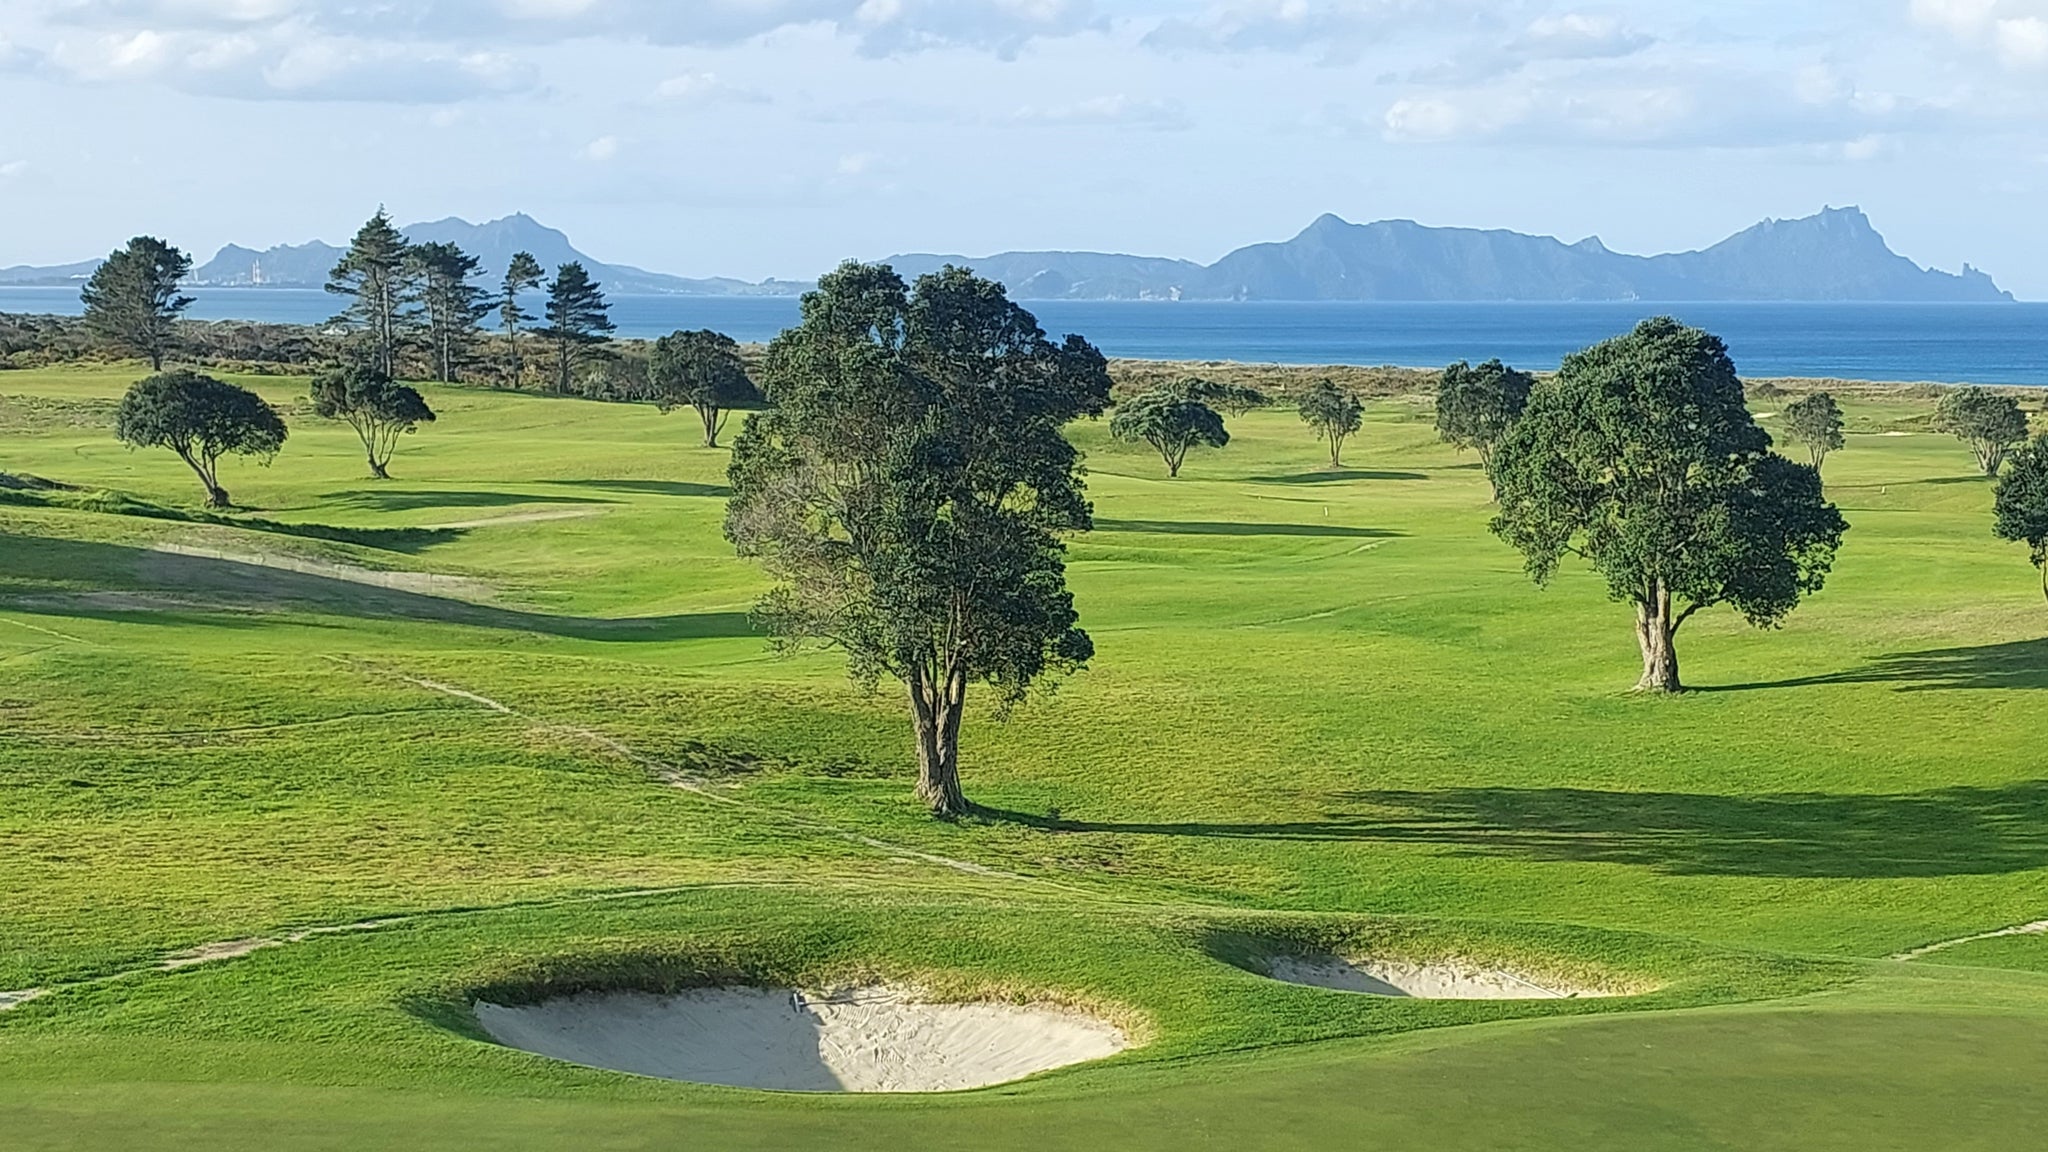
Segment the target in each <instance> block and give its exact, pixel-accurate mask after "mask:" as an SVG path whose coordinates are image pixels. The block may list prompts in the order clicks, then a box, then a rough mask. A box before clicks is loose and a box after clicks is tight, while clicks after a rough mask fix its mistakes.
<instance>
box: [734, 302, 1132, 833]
mask: <svg viewBox="0 0 2048 1152" xmlns="http://www.w3.org/2000/svg"><path fill="white" fill-rule="evenodd" d="M763 375H764V382H765V384H766V386H767V393H768V399H769V400H770V401H771V402H772V403H773V404H774V407H773V408H772V409H770V410H769V411H766V412H762V413H758V414H755V415H753V416H751V417H749V418H748V420H747V423H746V425H745V427H744V428H743V429H742V431H741V432H740V435H739V437H738V439H737V440H736V442H735V444H734V446H733V461H732V466H731V471H730V475H731V478H732V488H733V497H732V501H731V503H730V505H729V507H728V511H727V517H726V534H727V535H728V537H730V538H731V540H732V541H733V543H734V544H735V545H736V546H737V547H738V549H739V551H740V553H741V554H742V555H746V556H755V557H759V558H760V559H762V560H763V561H764V562H765V563H766V564H767V566H768V568H769V570H770V572H771V573H772V574H774V575H775V576H776V577H777V578H778V579H779V580H780V581H781V584H780V586H779V587H778V588H777V589H776V590H775V591H774V592H772V593H770V594H769V596H768V597H767V598H766V599H765V600H763V601H762V603H761V606H760V609H759V611H758V615H759V618H760V619H762V620H763V621H765V622H766V624H767V625H768V626H769V627H770V628H771V629H772V630H773V632H774V634H775V635H776V636H777V637H778V638H779V639H780V641H781V642H782V643H784V644H796V643H802V642H807V641H823V642H826V643H830V644H834V645H837V646H839V647H841V648H843V649H845V651H846V653H847V656H848V667H849V670H850V671H851V672H852V673H853V675H854V676H855V677H856V678H858V679H860V680H863V681H867V682H870V683H872V682H874V681H876V680H878V679H880V678H881V677H883V676H892V677H895V678H896V679H898V680H901V681H902V682H903V683H904V685H905V686H906V688H907V689H908V691H909V695H910V709H911V715H912V719H913V727H914V730H915V733H916V742H917V760H918V782H917V794H918V796H919V797H920V798H921V799H922V800H923V801H924V802H925V803H926V804H927V805H928V806H929V807H930V809H931V811H932V812H933V813H934V814H935V815H938V816H941V817H951V816H956V815H959V814H961V813H964V812H966V811H967V810H968V807H969V806H968V803H967V800H966V797H965V795H964V793H963V792H962V789H961V786H960V763H959V739H960V721H961V716H962V713H963V709H964V708H965V705H966V700H967V691H968V688H969V686H970V685H971V684H974V683H977V682H979V683H982V684H986V685H988V686H989V687H990V688H992V689H993V690H994V692H995V694H996V698H997V700H998V702H999V704H1002V705H1008V704H1011V703H1014V702H1016V701H1018V700H1020V699H1021V698H1022V697H1023V696H1024V695H1025V693H1026V692H1027V691H1028V690H1029V688H1030V687H1031V685H1032V684H1033V683H1034V682H1036V681H1038V680H1039V679H1040V678H1041V677H1043V676H1046V675H1047V674H1049V673H1057V672H1062V671H1071V670H1073V669H1076V668H1079V667H1080V666H1082V665H1083V664H1084V663H1085V662H1086V661H1087V660H1088V659H1089V657H1090V656H1091V655H1093V652H1094V648H1093V645H1092V644H1091V643H1090V641H1089V639H1088V635H1087V633H1085V632H1083V631H1081V630H1080V629H1079V628H1078V627H1076V624H1077V622H1078V616H1077V614H1076V613H1075V610H1074V601H1073V596H1072V594H1071V593H1069V592H1068V591H1067V588H1066V566H1065V562H1064V551H1065V549H1064V546H1063V545H1062V543H1061V538H1062V536H1063V535H1064V534H1065V533H1069V532H1078V531H1086V530H1087V529H1088V528H1089V527H1090V526H1091V523H1092V521H1091V515H1090V508H1089V505H1088V501H1087V499H1086V496H1085V492H1084V490H1083V484H1082V472H1081V467H1080V454H1079V453H1078V452H1076V451H1075V449H1074V447H1073V445H1071V444H1069V443H1068V442H1067V439H1066V437H1065V436H1064V435H1063V433H1062V429H1063V427H1064V426H1065V425H1066V424H1067V423H1068V422H1069V421H1072V420H1074V419H1076V418H1078V417H1081V416H1093V415H1097V414H1100V413H1101V412H1102V410H1103V409H1104V408H1105V407H1106V406H1107V404H1108V402H1109V370H1108V364H1107V362H1106V361H1105V360H1104V359H1103V357H1102V355H1101V353H1099V352H1097V351H1096V350H1095V349H1094V348H1093V347H1092V346H1090V345H1089V344H1088V342H1087V341H1085V340H1082V339H1081V338H1080V337H1078V336H1069V337H1067V338H1066V340H1065V341H1064V342H1063V343H1057V344H1056V343H1053V342H1052V341H1050V340H1048V339H1047V338H1046V336H1045V334H1044V332H1043V331H1041V330H1040V329H1039V327H1038V324H1037V322H1036V321H1035V320H1034V319H1033V318H1032V316H1031V314H1030V313H1029V312H1026V311H1025V310H1024V309H1022V308H1020V307H1018V306H1017V305H1016V304H1014V303H1012V302H1011V301H1010V300H1009V299H1008V297H1006V296H1005V295H1004V293H1003V289H1002V286H1001V285H999V284H996V283H994V282H991V281H988V280H983V279H980V278H978V277H976V276H974V275H973V274H972V273H970V272H967V271H965V270H962V269H958V268H952V267H948V268H946V269H945V270H943V271H940V272H937V273H934V274H932V275H929V276H924V277H921V278H920V279H919V280H918V281H917V284H916V287H915V288H914V289H913V288H907V287H906V286H905V285H904V282H903V280H902V278H901V277H899V276H897V275H896V273H895V272H893V271H891V270H890V269H888V268H887V267H883V266H878V265H864V264H854V263H849V264H846V265H843V266H841V267H840V268H839V269H838V270H837V271H835V272H832V273H831V274H829V275H827V276H825V277H824V278H823V279H822V280H820V281H819V285H818V289H817V290H816V291H815V292H811V293H809V294H807V295H806V296H805V297H804V300H803V319H802V321H801V322H800V323H799V324H798V325H797V326H796V327H794V328H791V329H790V330H789V331H787V332H784V333H783V334H782V335H781V336H779V337H777V338H776V339H775V341H774V343H772V344H771V345H770V346H769V350H768V356H767V361H766V366H765V369H764V374H763Z"/></svg>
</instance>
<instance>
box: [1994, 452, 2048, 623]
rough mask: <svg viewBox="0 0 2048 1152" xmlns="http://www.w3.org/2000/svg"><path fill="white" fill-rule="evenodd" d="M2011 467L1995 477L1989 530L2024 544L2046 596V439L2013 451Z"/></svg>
mask: <svg viewBox="0 0 2048 1152" xmlns="http://www.w3.org/2000/svg"><path fill="white" fill-rule="evenodd" d="M2008 459H2009V461H2010V463H2011V467H2009V468H2007V469H2006V470H2005V473H2004V475H2001V476H2000V477H1999V478H1998V495H1997V499H1996V501H1995V502H1994V503H1993V505H1992V507H1993V511H1994V513H1995V515H1996V517H1997V519H1996V521H1995V522H1994V524H1993V526H1992V531H1993V532H1996V533H1997V534H1998V537H1999V539H2001V540H2012V541H2016V542H2024V543H2025V544H2026V545H2027V549H2028V555H2029V556H2031V557H2032V559H2033V561H2034V567H2036V568H2039V569H2041V593H2042V595H2044V596H2048V439H2044V438H2042V437H2038V436H2037V437H2035V438H2034V439H2032V440H2029V441H2028V442H2027V443H2025V444H2023V445H2021V446H2020V447H2019V448H2018V449H2016V450H2014V451H2013V453H2012V454H2011V456H2010V457H2009V458H2008Z"/></svg>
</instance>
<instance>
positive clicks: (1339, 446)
mask: <svg viewBox="0 0 2048 1152" xmlns="http://www.w3.org/2000/svg"><path fill="white" fill-rule="evenodd" d="M1342 467H1344V438H1343V437H1342V436H1332V437H1330V468H1331V470H1332V471H1335V470H1337V469H1340V468H1342Z"/></svg>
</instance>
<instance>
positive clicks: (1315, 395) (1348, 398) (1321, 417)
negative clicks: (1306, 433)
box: [1299, 378, 1365, 468]
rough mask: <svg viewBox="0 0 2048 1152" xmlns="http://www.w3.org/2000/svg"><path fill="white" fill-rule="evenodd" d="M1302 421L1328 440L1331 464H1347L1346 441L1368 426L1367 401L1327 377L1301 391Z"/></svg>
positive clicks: (1339, 465) (1336, 465) (1341, 465)
mask: <svg viewBox="0 0 2048 1152" xmlns="http://www.w3.org/2000/svg"><path fill="white" fill-rule="evenodd" d="M1299 407H1300V410H1301V422H1302V423H1304V424H1306V425H1308V426H1309V427H1311V428H1313V429H1315V430H1316V435H1317V436H1320V437H1322V438H1323V439H1324V440H1326V441H1328V442H1329V445H1330V467H1332V468H1342V467H1343V466H1344V441H1345V440H1346V439H1348V438H1349V437H1350V436H1352V435H1353V434H1354V433H1356V432H1357V431H1358V430H1359V429H1360V428H1362V427H1364V426H1365V405H1363V404H1360V403H1359V402H1358V397H1356V396H1353V395H1352V394H1351V393H1349V392H1346V391H1344V390H1343V389H1342V388H1339V387H1337V385H1336V384H1335V383H1333V382H1331V381H1330V380H1329V379H1328V378H1324V379H1322V380H1318V381H1316V382H1315V383H1314V384H1311V385H1309V387H1308V391H1306V392H1303V393H1302V394H1301V401H1300V405H1299Z"/></svg>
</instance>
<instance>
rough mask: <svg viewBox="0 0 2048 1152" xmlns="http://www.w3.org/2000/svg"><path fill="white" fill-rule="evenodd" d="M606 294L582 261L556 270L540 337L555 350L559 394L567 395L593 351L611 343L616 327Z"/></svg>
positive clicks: (572, 262)
mask: <svg viewBox="0 0 2048 1152" xmlns="http://www.w3.org/2000/svg"><path fill="white" fill-rule="evenodd" d="M609 311H610V310H609V309H608V308H607V306H606V305H605V302H604V291H603V290H602V289H600V288H599V287H598V284H597V281H595V280H592V279H591V278H590V270H589V269H587V268H585V267H584V266H583V264H582V263H581V262H580V261H570V262H569V263H567V264H564V265H562V266H561V267H560V268H558V269H556V270H555V278H554V280H553V281H551V282H550V283H549V284H548V303H547V321H548V322H547V326H546V327H545V328H542V329H541V330H540V331H539V333H537V334H538V335H539V336H540V337H541V338H542V339H544V340H547V341H550V342H552V343H553V344H554V346H555V391H556V392H558V393H563V394H566V393H567V392H568V391H569V386H570V384H571V383H573V381H574V379H575V374H576V366H577V365H578V364H579V363H581V362H582V360H583V359H584V357H585V355H586V354H587V353H588V351H589V350H590V349H593V348H596V347H597V346H598V345H600V344H604V343H607V342H609V341H610V340H611V338H612V336H611V334H612V332H613V330H615V329H616V328H617V327H618V326H617V325H615V324H613V323H612V321H611V316H610V314H609Z"/></svg>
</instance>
